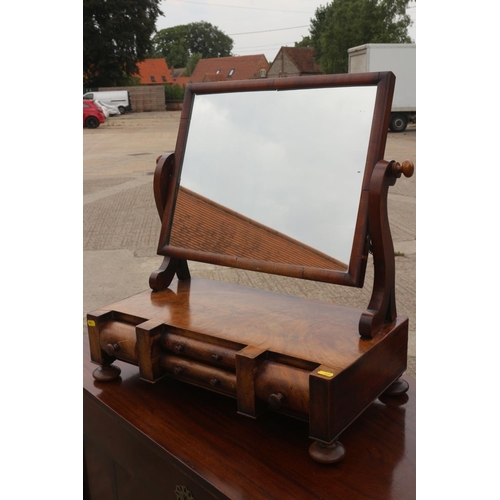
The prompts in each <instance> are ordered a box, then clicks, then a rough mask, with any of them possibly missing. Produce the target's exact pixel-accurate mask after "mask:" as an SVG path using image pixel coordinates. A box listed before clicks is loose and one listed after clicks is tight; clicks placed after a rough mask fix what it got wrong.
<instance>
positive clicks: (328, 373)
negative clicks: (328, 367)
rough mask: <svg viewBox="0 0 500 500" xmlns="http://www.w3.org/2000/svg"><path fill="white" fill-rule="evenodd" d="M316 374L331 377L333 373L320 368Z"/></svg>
mask: <svg viewBox="0 0 500 500" xmlns="http://www.w3.org/2000/svg"><path fill="white" fill-rule="evenodd" d="M318 375H323V376H325V377H333V373H331V372H325V371H324V370H320V371H319V372H318Z"/></svg>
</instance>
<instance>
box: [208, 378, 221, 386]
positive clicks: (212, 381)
mask: <svg viewBox="0 0 500 500" xmlns="http://www.w3.org/2000/svg"><path fill="white" fill-rule="evenodd" d="M210 385H211V386H212V387H216V386H218V385H219V379H217V378H212V379H210Z"/></svg>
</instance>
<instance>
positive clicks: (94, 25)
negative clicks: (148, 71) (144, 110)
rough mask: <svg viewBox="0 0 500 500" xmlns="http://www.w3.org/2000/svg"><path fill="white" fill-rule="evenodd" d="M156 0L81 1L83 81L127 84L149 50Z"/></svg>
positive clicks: (87, 84)
mask: <svg viewBox="0 0 500 500" xmlns="http://www.w3.org/2000/svg"><path fill="white" fill-rule="evenodd" d="M159 3H160V0H134V1H131V0H128V1H127V0H83V84H84V86H85V87H99V86H114V85H124V84H127V83H129V81H130V78H131V77H132V75H134V74H135V73H137V70H138V68H137V63H138V62H140V61H143V60H144V59H145V58H146V56H147V54H148V51H149V50H150V49H151V36H152V35H153V33H154V32H155V31H156V28H155V25H156V19H157V18H158V16H160V15H161V14H162V12H161V10H160V8H159Z"/></svg>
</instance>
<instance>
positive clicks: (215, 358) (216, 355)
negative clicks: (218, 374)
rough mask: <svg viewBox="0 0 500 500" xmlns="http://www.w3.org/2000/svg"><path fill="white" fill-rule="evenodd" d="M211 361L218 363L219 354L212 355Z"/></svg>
mask: <svg viewBox="0 0 500 500" xmlns="http://www.w3.org/2000/svg"><path fill="white" fill-rule="evenodd" d="M212 359H213V360H214V361H220V354H212Z"/></svg>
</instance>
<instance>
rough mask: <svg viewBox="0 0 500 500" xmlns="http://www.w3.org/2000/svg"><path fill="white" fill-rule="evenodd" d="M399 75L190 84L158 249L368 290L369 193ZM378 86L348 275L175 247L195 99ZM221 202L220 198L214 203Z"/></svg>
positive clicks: (176, 255)
mask: <svg viewBox="0 0 500 500" xmlns="http://www.w3.org/2000/svg"><path fill="white" fill-rule="evenodd" d="M394 84H395V77H394V75H393V73H391V72H379V73H358V74H338V75H318V76H311V77H293V78H277V79H262V80H240V81H234V82H214V83H196V84H188V85H187V86H186V92H185V97H184V103H183V109H182V114H181V120H180V126H179V133H178V137H177V143H176V148H175V158H174V164H173V167H172V170H171V172H170V176H169V181H168V185H167V189H166V197H165V207H164V212H163V217H162V229H161V233H160V241H159V245H158V252H157V253H158V254H159V255H163V256H167V257H172V258H176V259H181V260H193V261H198V262H204V263H209V264H215V265H221V266H226V267H233V268H238V269H246V270H250V271H258V272H264V273H269V274H276V275H282V276H289V277H293V278H301V279H308V280H313V281H321V282H327V283H334V284H339V285H345V286H355V287H362V286H363V282H364V276H365V269H366V264H367V258H368V193H369V187H370V180H371V175H372V172H373V169H374V167H375V165H376V164H377V162H378V161H379V160H382V159H383V156H384V152H385V145H386V140H387V130H388V126H389V118H390V109H391V104H392V95H393V91H394ZM365 85H370V86H376V87H377V95H376V101H375V109H374V114H373V122H372V128H371V134H370V139H369V144H368V153H367V161H366V167H365V173H364V178H363V183H362V192H361V197H360V204H359V211H358V217H357V222H356V228H355V234H354V241H353V246H352V252H351V258H350V261H349V268H348V270H347V272H342V271H336V270H329V269H321V268H316V267H305V266H299V265H291V264H281V263H276V262H268V261H262V260H255V259H249V258H244V257H241V256H236V255H235V256H231V255H224V254H215V253H209V252H203V251H199V250H192V249H189V248H180V247H175V246H171V245H169V238H170V233H171V229H172V222H173V216H174V211H175V204H176V199H177V193H178V190H179V185H180V178H181V170H182V163H183V158H184V151H185V147H186V142H187V135H188V129H189V122H190V118H191V112H192V105H193V102H194V96H195V95H198V94H212V93H220V92H246V91H266V90H267V91H270V90H277V91H285V90H294V89H313V88H323V87H346V86H353V87H354V86H365ZM214 201H217V200H214Z"/></svg>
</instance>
